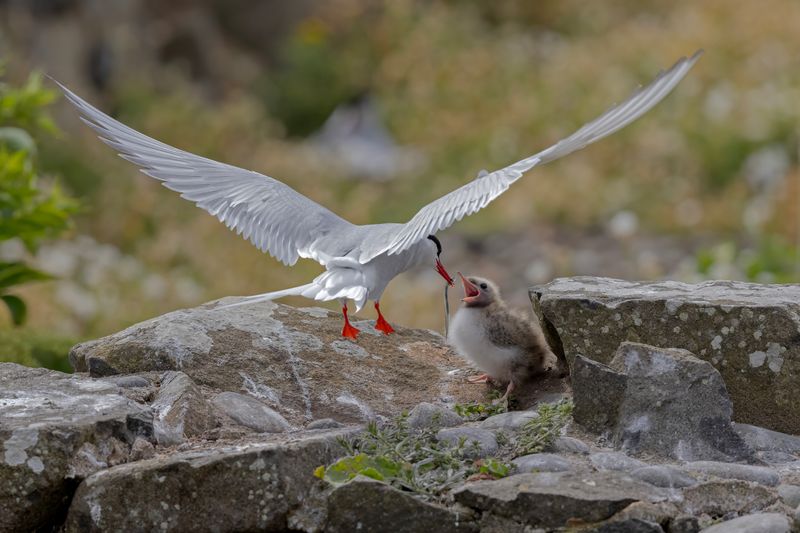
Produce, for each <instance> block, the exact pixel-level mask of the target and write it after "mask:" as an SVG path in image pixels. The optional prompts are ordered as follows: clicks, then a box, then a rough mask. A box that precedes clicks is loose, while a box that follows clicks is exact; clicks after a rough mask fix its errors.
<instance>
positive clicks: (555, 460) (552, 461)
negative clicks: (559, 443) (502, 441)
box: [511, 453, 572, 474]
mask: <svg viewBox="0 0 800 533" xmlns="http://www.w3.org/2000/svg"><path fill="white" fill-rule="evenodd" d="M511 462H512V463H513V464H514V466H516V467H517V472H519V473H521V474H529V473H531V472H565V471H567V470H571V469H572V463H570V462H569V461H567V460H566V459H564V458H563V457H561V456H559V455H555V454H552V453H532V454H529V455H523V456H521V457H517V458H516V459H514V460H513V461H511Z"/></svg>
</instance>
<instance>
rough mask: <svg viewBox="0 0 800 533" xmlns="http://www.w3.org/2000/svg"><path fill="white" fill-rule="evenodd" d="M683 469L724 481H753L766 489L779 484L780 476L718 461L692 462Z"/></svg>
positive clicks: (771, 471)
mask: <svg viewBox="0 0 800 533" xmlns="http://www.w3.org/2000/svg"><path fill="white" fill-rule="evenodd" d="M683 468H684V469H685V470H686V471H688V472H700V473H703V474H707V475H711V476H716V477H721V478H725V479H741V480H743V481H753V482H755V483H760V484H761V485H767V486H768V487H774V486H776V485H777V484H778V483H780V476H779V475H778V473H777V472H776V471H775V470H773V469H771V468H767V467H764V466H751V465H740V464H736V463H721V462H718V461H694V462H691V463H686V464H685V465H684V466H683Z"/></svg>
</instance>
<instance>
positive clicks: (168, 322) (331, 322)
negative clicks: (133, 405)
mask: <svg viewBox="0 0 800 533" xmlns="http://www.w3.org/2000/svg"><path fill="white" fill-rule="evenodd" d="M236 301H238V300H237V299H235V298H226V299H223V300H221V301H217V302H210V303H208V304H205V305H202V306H200V307H196V308H193V309H183V310H179V311H175V312H172V313H169V314H166V315H163V316H160V317H157V318H153V319H151V320H148V321H146V322H142V323H140V324H136V325H134V326H131V327H130V328H128V329H126V330H124V331H121V332H119V333H116V334H114V335H110V336H108V337H104V338H102V339H98V340H94V341H90V342H85V343H83V344H79V345H78V346H76V347H74V348H73V349H72V351H71V353H70V362H71V363H72V365H73V367H74V368H75V369H76V370H78V371H88V372H89V373H90V374H91V375H92V376H109V375H115V374H129V373H134V372H144V371H155V370H158V371H165V370H179V371H182V372H184V373H185V374H186V375H188V376H189V377H190V378H192V380H193V381H194V382H195V383H197V384H198V385H199V386H201V387H210V388H213V389H216V390H219V391H230V392H237V393H247V394H249V395H250V396H252V397H254V398H256V399H258V400H261V401H262V402H264V403H265V404H266V405H267V406H268V407H270V408H272V409H275V410H276V411H278V412H279V413H280V414H281V415H282V416H283V417H284V418H286V419H287V420H289V421H290V422H291V423H292V424H294V425H296V426H304V425H305V424H307V423H308V422H310V421H311V420H316V419H319V418H334V419H336V420H339V421H342V422H361V421H364V420H370V419H373V418H374V417H375V415H386V416H390V415H397V414H400V413H401V412H402V411H404V410H408V409H411V408H412V407H413V406H415V405H417V404H418V403H420V402H423V401H430V400H431V398H432V397H437V396H438V397H449V398H451V399H454V400H456V401H459V402H469V401H478V400H483V399H484V398H483V396H484V394H485V390H484V389H483V388H481V387H474V386H470V385H469V384H467V383H465V382H464V380H463V379H461V378H460V377H459V376H458V375H457V374H458V373H452V372H451V371H452V370H456V369H461V370H463V371H465V372H466V371H467V370H468V369H467V367H466V366H465V365H466V363H464V362H463V360H461V359H460V358H459V357H458V356H456V355H455V354H454V353H453V352H451V351H450V349H449V348H448V347H447V345H446V344H445V342H444V340H443V339H442V337H440V336H438V335H436V334H435V333H432V332H428V331H423V330H414V329H406V328H402V327H398V326H397V325H396V324H395V328H396V330H397V334H396V335H391V336H389V337H386V336H384V335H383V334H381V333H380V332H377V331H376V330H375V329H374V328H373V326H372V321H368V322H367V321H355V325H356V327H358V328H360V329H361V330H362V334H361V335H360V336H359V338H358V341H357V342H351V341H350V340H347V339H342V337H341V328H342V324H341V315H340V314H338V313H333V312H331V311H328V310H325V309H320V308H294V307H290V306H287V305H282V304H278V303H274V302H263V303H259V304H251V305H243V306H238V307H232V308H228V309H219V308H218V307H219V306H220V304H228V303H234V302H236Z"/></svg>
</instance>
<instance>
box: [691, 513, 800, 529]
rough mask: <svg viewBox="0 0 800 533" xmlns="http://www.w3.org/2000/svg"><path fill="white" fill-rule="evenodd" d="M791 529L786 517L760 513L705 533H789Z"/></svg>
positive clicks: (726, 523) (743, 517) (715, 527)
mask: <svg viewBox="0 0 800 533" xmlns="http://www.w3.org/2000/svg"><path fill="white" fill-rule="evenodd" d="M791 529H792V527H791V524H790V523H789V519H788V518H786V515H782V514H778V513H758V514H751V515H747V516H740V517H739V518H734V519H733V520H728V521H726V522H720V523H719V524H714V525H713V526H711V527H709V528H706V529H704V530H703V531H704V532H705V533H789V532H790V531H791Z"/></svg>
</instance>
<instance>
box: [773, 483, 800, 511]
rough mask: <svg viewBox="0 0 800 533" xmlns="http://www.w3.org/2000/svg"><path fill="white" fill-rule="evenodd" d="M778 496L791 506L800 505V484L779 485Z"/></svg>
mask: <svg viewBox="0 0 800 533" xmlns="http://www.w3.org/2000/svg"><path fill="white" fill-rule="evenodd" d="M778 496H780V498H781V501H782V502H783V503H785V504H786V505H788V506H789V507H791V508H796V507H800V485H781V486H779V487H778Z"/></svg>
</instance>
